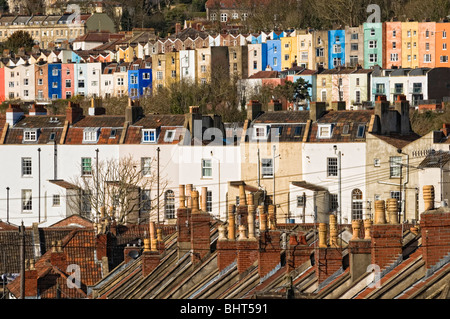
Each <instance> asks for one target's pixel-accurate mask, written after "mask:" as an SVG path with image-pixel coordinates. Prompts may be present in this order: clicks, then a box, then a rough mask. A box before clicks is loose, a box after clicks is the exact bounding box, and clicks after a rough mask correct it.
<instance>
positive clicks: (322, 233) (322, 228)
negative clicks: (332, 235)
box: [319, 223, 327, 248]
mask: <svg viewBox="0 0 450 319" xmlns="http://www.w3.org/2000/svg"><path fill="white" fill-rule="evenodd" d="M326 247H327V224H325V223H319V248H326Z"/></svg>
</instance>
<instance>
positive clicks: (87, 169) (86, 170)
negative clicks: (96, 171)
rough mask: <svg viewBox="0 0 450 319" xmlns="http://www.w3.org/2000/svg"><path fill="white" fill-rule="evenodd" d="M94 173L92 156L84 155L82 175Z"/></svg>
mask: <svg viewBox="0 0 450 319" xmlns="http://www.w3.org/2000/svg"><path fill="white" fill-rule="evenodd" d="M91 175H92V158H91V157H82V158H81V176H91Z"/></svg>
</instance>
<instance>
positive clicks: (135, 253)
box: [128, 250, 139, 259]
mask: <svg viewBox="0 0 450 319" xmlns="http://www.w3.org/2000/svg"><path fill="white" fill-rule="evenodd" d="M128 256H130V257H131V258H133V259H136V258H138V257H139V251H137V250H132V251H130V252H129V253H128Z"/></svg>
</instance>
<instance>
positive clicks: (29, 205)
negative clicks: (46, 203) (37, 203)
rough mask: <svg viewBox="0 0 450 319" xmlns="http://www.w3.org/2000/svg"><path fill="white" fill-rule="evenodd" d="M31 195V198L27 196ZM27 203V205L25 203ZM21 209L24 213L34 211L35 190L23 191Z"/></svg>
mask: <svg viewBox="0 0 450 319" xmlns="http://www.w3.org/2000/svg"><path fill="white" fill-rule="evenodd" d="M26 194H29V195H30V196H29V197H27V196H25V195H26ZM25 201H27V203H25ZM21 203H22V204H21V208H22V210H21V211H22V213H31V212H32V211H33V190H31V189H22V197H21Z"/></svg>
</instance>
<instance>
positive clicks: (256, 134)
mask: <svg viewBox="0 0 450 319" xmlns="http://www.w3.org/2000/svg"><path fill="white" fill-rule="evenodd" d="M268 131H269V126H268V125H255V126H253V138H254V139H256V140H263V139H267V135H268V134H267V133H268Z"/></svg>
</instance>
